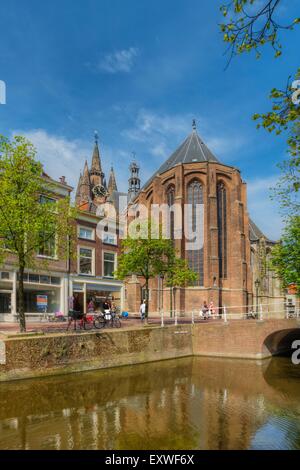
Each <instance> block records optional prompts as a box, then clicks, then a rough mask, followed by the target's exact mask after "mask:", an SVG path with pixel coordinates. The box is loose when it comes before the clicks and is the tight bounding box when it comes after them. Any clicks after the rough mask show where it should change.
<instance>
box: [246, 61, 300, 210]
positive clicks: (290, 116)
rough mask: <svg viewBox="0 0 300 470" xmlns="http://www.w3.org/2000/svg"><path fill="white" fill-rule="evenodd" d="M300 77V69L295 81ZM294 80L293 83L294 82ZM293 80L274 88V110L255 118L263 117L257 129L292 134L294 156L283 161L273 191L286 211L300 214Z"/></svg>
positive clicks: (298, 112)
mask: <svg viewBox="0 0 300 470" xmlns="http://www.w3.org/2000/svg"><path fill="white" fill-rule="evenodd" d="M299 79H300V68H299V69H298V71H297V74H296V76H295V80H294V81H296V80H299ZM294 81H293V82H292V83H294ZM292 83H290V80H289V81H288V84H287V86H286V89H285V90H278V89H276V88H273V90H272V91H271V95H270V98H271V99H273V106H272V110H271V111H269V112H267V113H264V114H255V115H254V116H253V119H254V120H259V121H260V122H259V123H258V124H257V128H260V127H262V128H264V129H266V130H267V131H268V132H274V133H275V134H276V135H279V134H281V133H282V132H283V131H286V132H287V133H288V139H287V143H288V152H289V155H290V158H289V159H287V160H285V161H283V162H282V163H281V164H280V165H279V168H280V169H281V173H282V175H281V178H280V179H279V181H278V184H277V186H276V188H274V190H273V195H274V197H276V198H278V199H279V201H280V203H281V207H282V210H283V213H285V214H288V215H289V214H299V211H300V201H299V190H300V105H299V104H297V103H295V102H294V101H295V100H293V94H294V93H295V89H294V88H293V87H292Z"/></svg>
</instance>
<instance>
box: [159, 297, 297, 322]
mask: <svg viewBox="0 0 300 470" xmlns="http://www.w3.org/2000/svg"><path fill="white" fill-rule="evenodd" d="M289 307H290V306H287V305H286V304H285V303H283V302H274V303H261V304H259V305H257V306H256V305H255V306H249V305H238V306H230V307H227V306H226V305H223V306H222V307H211V308H210V307H208V310H207V309H206V308H203V307H201V308H193V309H191V310H179V309H176V310H174V311H173V312H172V315H170V312H166V311H163V310H161V311H160V315H159V316H160V322H161V326H165V325H169V324H174V325H178V324H180V323H191V324H195V323H202V322H207V321H219V322H220V321H222V322H224V323H227V322H228V321H232V320H246V321H249V320H256V321H263V320H269V319H278V320H279V319H285V318H286V319H289V318H299V319H300V308H296V307H295V308H294V310H293V311H292V310H291V309H290V308H289ZM156 318H157V317H156ZM150 319H151V316H150Z"/></svg>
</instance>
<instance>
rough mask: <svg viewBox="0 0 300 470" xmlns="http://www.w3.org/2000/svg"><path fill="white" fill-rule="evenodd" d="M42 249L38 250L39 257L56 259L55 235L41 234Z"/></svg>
mask: <svg viewBox="0 0 300 470" xmlns="http://www.w3.org/2000/svg"><path fill="white" fill-rule="evenodd" d="M39 244H40V247H39V250H38V255H39V256H45V257H47V258H54V257H55V235H54V234H53V233H47V232H42V233H40V243H39Z"/></svg>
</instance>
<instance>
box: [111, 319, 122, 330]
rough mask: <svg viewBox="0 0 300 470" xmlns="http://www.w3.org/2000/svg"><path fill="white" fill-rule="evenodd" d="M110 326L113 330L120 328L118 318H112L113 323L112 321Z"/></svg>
mask: <svg viewBox="0 0 300 470" xmlns="http://www.w3.org/2000/svg"><path fill="white" fill-rule="evenodd" d="M111 326H112V327H113V328H121V322H120V320H119V318H114V319H113V321H112V325H111Z"/></svg>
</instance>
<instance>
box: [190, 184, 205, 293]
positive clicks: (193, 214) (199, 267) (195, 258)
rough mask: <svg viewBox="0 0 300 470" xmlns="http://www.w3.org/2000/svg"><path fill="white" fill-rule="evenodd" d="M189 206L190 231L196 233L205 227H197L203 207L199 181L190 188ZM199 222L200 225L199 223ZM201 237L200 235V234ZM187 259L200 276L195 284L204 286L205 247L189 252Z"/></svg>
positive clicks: (201, 188)
mask: <svg viewBox="0 0 300 470" xmlns="http://www.w3.org/2000/svg"><path fill="white" fill-rule="evenodd" d="M187 193H188V204H189V205H190V212H189V221H188V225H189V231H190V230H191V231H192V232H195V231H196V230H203V228H204V227H203V226H200V227H197V225H198V224H199V220H201V218H199V217H198V216H199V214H197V211H200V204H201V205H203V186H202V184H201V183H200V182H199V181H198V180H194V181H192V182H191V183H190V184H189V186H188V191H187ZM197 222H198V223H197ZM198 235H199V234H198ZM187 259H188V264H189V267H190V269H192V270H193V271H194V272H195V273H197V275H198V279H197V281H196V282H195V285H199V286H203V285H204V267H203V263H204V253H203V247H202V248H199V249H198V250H197V249H195V250H188V251H187Z"/></svg>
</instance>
